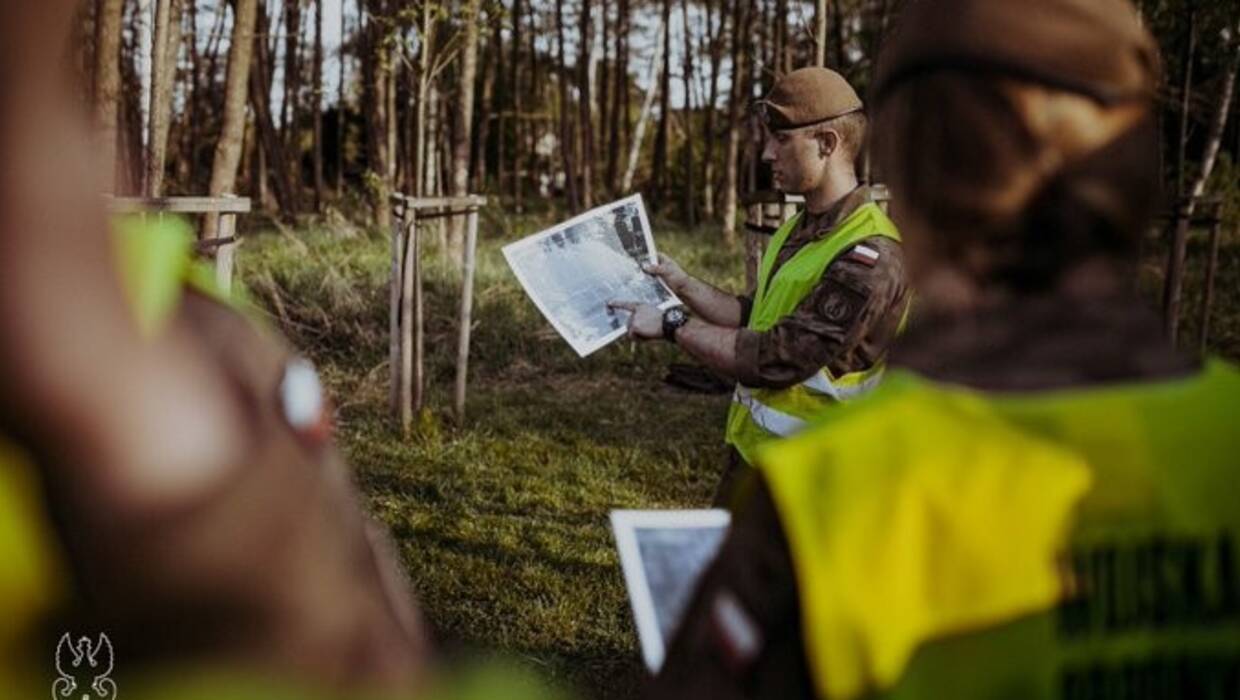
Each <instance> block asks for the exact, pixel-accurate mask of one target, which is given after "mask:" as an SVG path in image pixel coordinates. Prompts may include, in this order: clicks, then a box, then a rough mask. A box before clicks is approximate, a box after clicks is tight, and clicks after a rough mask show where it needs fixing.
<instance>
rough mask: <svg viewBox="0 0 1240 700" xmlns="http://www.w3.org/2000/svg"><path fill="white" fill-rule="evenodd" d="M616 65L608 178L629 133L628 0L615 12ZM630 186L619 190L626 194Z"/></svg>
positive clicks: (611, 180)
mask: <svg viewBox="0 0 1240 700" xmlns="http://www.w3.org/2000/svg"><path fill="white" fill-rule="evenodd" d="M615 35H616V66H615V70H614V71H613V79H614V81H615V86H614V87H613V88H612V91H611V92H612V99H611V116H610V117H609V118H608V120H607V121H608V137H607V141H608V148H607V149H606V150H607V177H606V180H607V182H608V183H609V184H610V183H614V182H615V181H616V167H617V164H618V163H619V162H620V154H621V153H623V150H622V149H623V148H624V146H625V145H626V144H627V139H628V134H629V126H628V123H629V41H628V37H629V0H620V2H619V7H618V8H617V13H616V31H615ZM627 190H628V188H627V187H625V188H624V191H622V192H620V193H617V194H626V193H627Z"/></svg>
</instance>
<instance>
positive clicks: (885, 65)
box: [873, 0, 1161, 104]
mask: <svg viewBox="0 0 1240 700" xmlns="http://www.w3.org/2000/svg"><path fill="white" fill-rule="evenodd" d="M939 70H957V71H967V72H994V73H998V74H1003V75H1008V76H1011V77H1014V78H1018V79H1023V80H1028V81H1031V82H1036V83H1040V84H1045V85H1047V86H1049V87H1052V88H1058V89H1062V90H1065V91H1068V92H1074V93H1079V94H1083V95H1087V96H1090V97H1093V98H1094V99H1097V100H1098V101H1100V102H1103V103H1107V104H1110V103H1115V102H1121V101H1126V100H1133V99H1149V98H1151V97H1153V95H1154V93H1155V90H1156V88H1157V86H1158V82H1159V80H1160V75H1161V65H1160V61H1159V54H1158V46H1157V44H1156V43H1155V41H1154V39H1153V37H1151V36H1150V35H1149V33H1148V32H1146V31H1145V29H1144V28H1142V26H1141V23H1140V22H1139V21H1138V18H1137V13H1136V11H1135V10H1134V9H1133V7H1132V5H1130V4H1129V3H1128V2H1127V0H914V2H913V3H911V4H910V5H909V6H908V8H907V9H906V10H905V12H904V13H903V15H902V17H901V18H900V29H899V30H898V31H897V32H896V34H895V36H894V37H893V38H892V39H891V41H889V42H888V45H887V46H886V48H885V49H884V54H883V57H882V59H881V61H880V64H879V72H878V78H877V81H876V84H875V88H874V93H873V98H874V99H875V100H876V101H881V100H882V98H883V97H884V96H885V95H886V94H887V93H889V92H890V91H891V90H892V89H893V88H894V87H896V86H897V85H899V84H900V83H902V82H904V81H905V80H906V79H908V78H910V77H914V76H916V75H919V74H924V73H928V72H934V71H939Z"/></svg>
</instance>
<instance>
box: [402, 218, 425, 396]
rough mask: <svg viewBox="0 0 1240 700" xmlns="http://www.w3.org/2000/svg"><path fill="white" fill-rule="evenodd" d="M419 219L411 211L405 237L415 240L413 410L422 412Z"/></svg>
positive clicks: (423, 390)
mask: <svg viewBox="0 0 1240 700" xmlns="http://www.w3.org/2000/svg"><path fill="white" fill-rule="evenodd" d="M417 219H418V213H417V211H411V212H410V213H409V228H408V229H406V233H405V235H406V236H409V237H410V238H412V239H413V248H412V250H413V262H412V269H411V270H410V276H411V277H412V279H411V282H412V284H413V408H414V409H415V410H417V411H419V412H421V411H422V407H423V406H424V405H425V404H426V395H425V394H426V333H425V328H424V326H425V317H426V312H425V299H424V298H423V294H422V236H420V235H419V234H418V228H417ZM409 265H410V264H409V263H406V266H407V267H406V269H409V267H408V266H409ZM406 284H409V283H406Z"/></svg>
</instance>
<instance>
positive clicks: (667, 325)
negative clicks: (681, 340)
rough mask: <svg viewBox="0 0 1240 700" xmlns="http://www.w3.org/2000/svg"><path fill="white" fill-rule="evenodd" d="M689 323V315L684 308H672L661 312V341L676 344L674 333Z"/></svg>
mask: <svg viewBox="0 0 1240 700" xmlns="http://www.w3.org/2000/svg"><path fill="white" fill-rule="evenodd" d="M688 322H689V314H687V313H685V307H683V306H673V307H671V308H668V309H667V310H665V311H664V312H663V339H664V340H666V341H668V342H669V343H674V342H676V331H677V330H679V329H680V327H681V326H683V325H685V324H686V323H688Z"/></svg>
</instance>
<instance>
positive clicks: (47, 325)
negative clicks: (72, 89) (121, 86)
mask: <svg viewBox="0 0 1240 700" xmlns="http://www.w3.org/2000/svg"><path fill="white" fill-rule="evenodd" d="M76 5H77V3H75V2H72V1H70V0H49V1H47V2H20V3H19V2H6V3H4V4H3V6H0V431H2V433H0V434H2V435H4V436H7V437H8V438H9V439H11V440H12V442H13V443H14V444H15V445H16V446H17V448H18V449H19V450H20V451H22V452H24V453H26V454H28V455H29V457H30V461H31V462H32V463H33V464H34V465H36V473H37V475H38V482H39V483H40V486H41V490H42V492H43V493H44V495H45V496H46V503H47V510H48V511H49V512H50V516H51V521H52V522H53V523H54V532H55V535H54V536H53V537H52V538H51V539H52V540H53V542H54V544H52V548H54V549H56V550H57V551H58V554H59V555H61V556H60V558H62V559H63V560H64V561H65V563H66V565H67V568H68V569H69V570H70V571H69V572H68V573H69V577H70V581H69V586H67V587H68V588H70V589H71V591H70V594H69V596H67V597H68V600H65V601H61V602H62V603H63V606H62V609H63V612H62V614H63V616H64V617H63V620H64V624H65V625H66V626H67V628H66V629H56V630H47V633H49V634H51V635H53V636H59V634H60V633H61V632H70V631H74V630H75V629H81V630H83V631H84V630H101V631H104V632H105V633H107V634H109V635H110V637H111V639H112V641H113V643H114V645H115V647H116V648H117V650H118V654H119V655H120V658H119V659H118V661H117V665H118V671H120V672H124V671H125V669H126V668H129V669H136V668H141V667H143V665H144V664H150V665H151V667H153V668H162V667H178V666H193V665H197V664H210V663H220V664H224V665H225V666H226V667H227V668H231V669H244V670H246V671H247V672H253V673H257V674H261V675H270V676H275V677H291V678H294V679H297V680H298V681H301V682H306V683H308V684H310V685H312V686H316V687H326V688H337V689H343V688H376V689H396V688H401V689H406V690H409V689H414V688H416V687H418V685H419V684H420V682H422V681H423V680H424V678H423V676H424V675H425V674H424V673H423V671H424V664H425V656H426V654H427V643H426V640H425V638H424V633H423V631H422V627H421V624H420V621H419V619H418V617H417V614H416V612H415V609H414V606H413V597H412V594H411V592H410V590H409V588H408V586H407V584H406V582H405V580H404V577H403V575H402V573H401V571H400V569H399V565H398V560H397V558H396V557H395V556H394V554H393V553H392V552H391V551H390V550H389V549H388V547H387V546H386V539H385V537H384V536H383V535H381V534H380V533H379V530H378V529H377V528H375V527H374V526H373V525H372V524H371V523H370V522H369V520H368V518H367V517H366V516H365V515H364V514H363V512H362V509H361V507H360V505H359V503H358V499H357V497H356V493H355V491H354V489H353V487H352V485H351V483H350V481H349V478H348V476H347V474H346V472H345V469H344V465H343V463H342V462H341V460H340V459H339V458H338V457H337V455H336V452H335V450H334V448H333V447H332V446H331V444H330V443H329V441H328V436H327V434H326V433H325V432H324V431H323V430H322V429H321V428H322V424H323V421H324V420H326V419H327V418H328V414H327V408H326V405H325V403H324V402H323V401H322V400H321V395H320V394H319V393H318V386H317V377H315V376H314V375H313V373H312V372H310V373H307V368H306V366H305V364H304V363H302V362H300V361H298V360H297V359H296V358H295V357H294V356H293V355H292V353H290V352H289V350H288V349H287V348H286V347H285V346H284V345H283V343H282V342H280V341H279V340H277V339H276V338H274V337H272V336H271V335H269V334H268V333H266V332H264V331H263V330H262V329H261V328H260V327H259V326H258V325H257V324H255V323H253V322H252V321H251V320H249V319H247V318H246V317H245V316H243V315H242V314H240V313H237V312H236V311H235V310H233V309H232V308H230V307H229V305H228V304H226V303H223V302H221V301H220V300H217V298H215V297H213V295H211V294H206V293H203V292H201V291H196V290H194V289H192V288H191V287H190V286H188V285H184V284H182V282H183V280H182V279H181V277H182V276H183V275H184V274H185V273H187V271H188V269H189V268H188V265H189V263H188V259H187V258H184V257H178V256H177V255H175V254H170V255H169V256H165V259H164V260H163V261H162V262H163V263H165V265H164V266H163V270H164V272H165V273H169V274H171V275H172V276H173V279H171V285H170V286H169V285H168V284H163V285H162V286H161V284H160V280H156V281H155V282H154V283H153V286H152V285H143V284H138V285H131V284H126V282H128V281H129V280H126V279H125V275H126V274H128V273H130V272H132V270H126V269H125V265H124V260H123V259H122V258H123V256H119V255H118V251H119V250H120V248H118V247H117V246H116V245H114V240H113V238H112V236H111V235H110V234H109V230H108V225H107V222H106V220H105V216H104V212H103V210H102V198H101V197H100V195H99V189H98V188H97V179H96V173H97V172H98V171H99V170H100V168H99V167H95V166H96V165H97V164H95V163H93V162H92V161H91V160H90V159H89V158H88V157H86V156H87V154H89V153H91V152H92V149H91V148H90V147H89V146H90V144H89V139H88V136H87V134H88V130H87V129H86V124H85V123H84V122H83V121H82V119H81V117H80V115H78V113H77V110H76V109H75V108H74V105H73V103H72V101H71V100H70V99H69V98H68V96H67V95H66V93H65V91H64V86H65V84H66V80H65V76H64V75H63V71H64V64H63V62H62V58H63V56H62V53H63V50H64V46H65V45H66V41H67V36H68V28H69V26H70V22H71V20H72V15H73V13H74V9H75V7H76ZM101 165H104V166H106V167H110V164H101ZM149 235H150V236H151V237H152V238H151V239H150V245H151V247H152V248H164V249H172V250H174V251H175V250H176V249H177V245H176V243H175V242H173V243H172V244H171V248H169V247H168V245H166V244H168V241H169V240H171V239H175V238H176V237H177V236H178V231H177V227H176V226H175V225H174V226H162V227H156V230H152V231H150V232H149ZM160 237H165V238H160ZM167 237H171V238H167ZM157 238H159V240H156V239H157ZM187 247H188V246H183V247H182V252H183V253H184V252H186V251H185V250H184V249H185V248H187ZM142 274H149V271H143V272H142ZM168 281H169V280H163V282H165V283H166V282H168ZM147 282H150V280H147ZM134 289H138V290H139V291H138V293H139V294H140V295H141V294H143V293H158V292H159V290H160V289H163V290H164V291H165V292H167V290H168V289H171V292H168V293H167V295H166V300H168V301H169V302H170V303H167V304H163V305H162V307H163V308H156V309H155V310H154V311H153V312H152V311H151V309H150V308H147V307H160V306H161V304H159V303H156V304H153V305H152V304H149V303H147V302H150V301H152V299H150V298H136V299H135V298H134V296H133V291H134ZM142 290H146V291H145V292H143V291H142ZM152 290H154V291H152ZM155 301H157V302H158V301H159V300H158V299H156V300H155ZM5 452H6V453H8V452H10V451H9V450H6V451H5ZM6 456H7V454H6ZM8 462H9V463H6V464H5V465H3V467H4V471H3V474H0V476H4V477H6V478H4V479H0V489H3V488H4V487H5V485H6V484H8V483H16V481H17V477H16V476H14V475H16V474H17V472H18V466H17V465H16V464H14V463H12V462H14V459H9V460H8ZM8 477H12V478H11V479H9V478H8ZM0 495H3V494H0ZM10 495H11V494H10ZM19 525H20V524H19ZM17 531H18V532H20V529H19V530H17ZM9 534H11V533H0V535H6V536H7V535H9ZM0 540H4V541H5V542H6V543H7V546H13V547H17V546H18V545H15V544H13V542H15V541H19V540H16V539H14V538H7V539H6V537H0ZM11 575H12V576H14V578H15V580H17V579H19V578H20V574H19V573H13V574H11ZM4 590H5V588H4V587H0V592H2V591H4ZM2 609H3V606H0V610H2ZM4 641H5V640H3V639H0V642H4ZM9 641H12V640H9ZM49 648H50V647H49ZM0 651H3V649H0Z"/></svg>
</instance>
